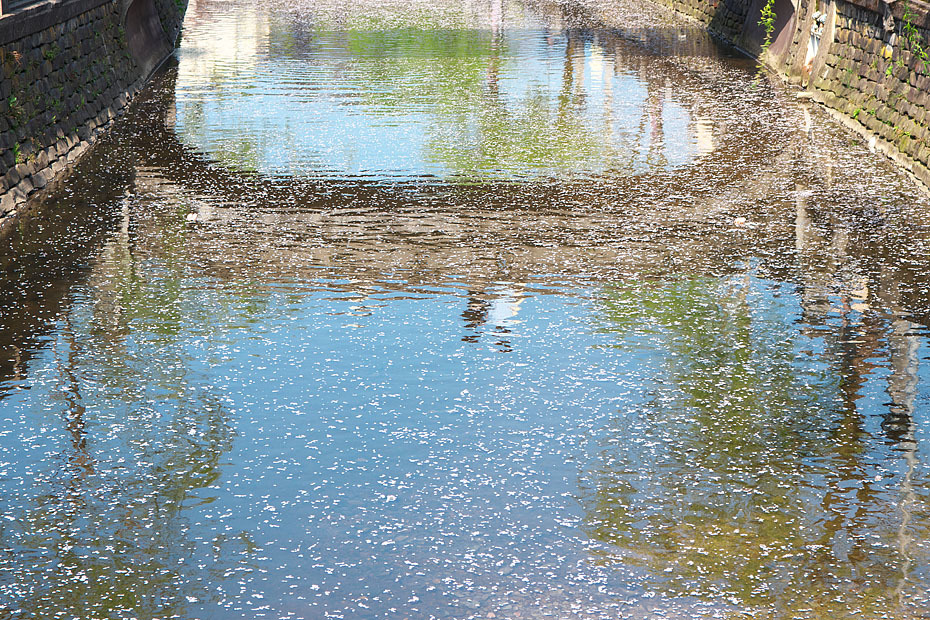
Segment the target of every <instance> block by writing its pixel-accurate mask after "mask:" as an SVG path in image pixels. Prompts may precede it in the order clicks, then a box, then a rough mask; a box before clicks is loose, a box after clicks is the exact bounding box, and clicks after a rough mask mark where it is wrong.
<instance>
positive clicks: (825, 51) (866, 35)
mask: <svg viewBox="0 0 930 620" xmlns="http://www.w3.org/2000/svg"><path fill="white" fill-rule="evenodd" d="M659 1H660V3H661V4H665V5H666V6H670V7H671V8H673V9H674V10H676V11H677V12H679V13H682V14H684V15H687V16H689V17H691V18H693V19H695V20H697V21H699V22H700V23H702V24H704V25H705V27H707V28H708V30H709V31H710V32H711V33H712V34H714V35H716V36H718V37H720V38H721V39H723V40H725V41H727V42H729V43H731V44H733V45H735V46H737V47H740V48H742V49H743V50H746V51H748V52H749V53H750V54H753V55H756V56H759V55H760V54H761V60H762V61H763V62H765V63H766V64H767V65H768V66H770V67H771V68H773V69H775V70H777V71H779V72H780V73H782V75H783V76H785V77H786V78H788V79H789V80H790V81H792V82H794V83H796V84H798V85H799V86H801V87H802V88H804V89H806V90H807V91H808V93H809V95H808V96H810V97H811V98H813V99H814V100H816V101H819V102H821V103H823V104H824V105H825V106H827V107H828V108H831V109H832V110H834V111H835V112H836V113H837V114H838V115H840V116H841V118H842V119H843V120H844V122H845V124H846V125H847V126H849V127H850V128H852V129H854V130H857V131H859V132H860V133H862V134H863V135H865V136H867V137H868V139H869V141H870V143H872V144H873V145H874V146H875V147H876V148H877V149H879V150H881V151H883V152H885V153H886V154H887V155H889V156H890V157H892V158H893V159H895V160H896V161H898V163H900V164H902V165H904V166H905V167H907V168H908V169H910V170H911V171H912V172H913V173H914V174H915V175H916V176H917V177H918V178H920V179H921V180H922V181H923V182H924V183H925V184H928V185H930V5H928V4H927V3H925V2H923V1H921V0H893V1H892V2H890V3H889V2H885V1H884V0H777V2H776V14H777V15H778V20H777V25H776V31H775V32H774V33H773V44H772V46H771V47H770V48H769V49H768V50H767V51H763V50H762V45H761V44H762V39H763V37H764V33H763V32H762V30H761V28H760V27H759V26H758V21H759V13H760V11H761V8H762V5H763V2H762V1H761V0H659ZM817 17H819V18H820V19H819V22H818V20H817V19H816V18H817ZM815 22H816V23H815ZM815 32H816V36H812V35H814V34H815ZM815 38H816V39H817V41H816V42H815V40H814V39H815ZM817 43H819V46H818V45H817Z"/></svg>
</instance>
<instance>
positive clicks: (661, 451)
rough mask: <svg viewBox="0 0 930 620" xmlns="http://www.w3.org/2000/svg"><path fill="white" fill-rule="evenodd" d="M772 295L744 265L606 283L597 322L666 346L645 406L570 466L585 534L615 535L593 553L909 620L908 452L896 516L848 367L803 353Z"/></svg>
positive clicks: (801, 339)
mask: <svg viewBox="0 0 930 620" xmlns="http://www.w3.org/2000/svg"><path fill="white" fill-rule="evenodd" d="M781 299H784V298H783V297H775V296H773V295H772V291H771V290H767V288H766V287H761V286H759V285H758V284H755V283H753V282H752V281H751V280H749V279H747V280H746V281H745V282H743V283H740V284H731V285H729V286H726V285H721V284H718V283H717V282H716V281H715V280H712V279H707V280H686V281H680V282H674V283H654V284H651V285H641V286H618V287H615V288H614V289H612V290H611V291H610V292H609V294H608V295H607V297H606V300H605V303H604V311H605V316H606V317H607V318H608V319H609V326H608V327H606V328H605V329H607V330H609V331H611V332H616V333H618V334H619V335H620V337H621V338H622V341H623V343H624V344H623V345H621V346H622V347H624V348H626V349H627V350H629V351H630V354H632V355H635V354H636V352H637V351H638V350H640V349H642V348H646V349H648V350H649V351H650V353H649V357H650V358H654V357H656V356H659V357H661V359H663V360H664V361H663V363H662V367H661V368H660V369H656V370H655V373H656V380H657V381H658V383H659V386H660V387H658V388H656V391H655V394H654V396H653V398H652V400H651V402H650V403H649V406H648V408H647V410H646V411H645V412H643V413H642V414H641V415H638V416H633V414H632V413H631V414H628V416H627V417H624V418H621V419H618V420H617V421H616V427H615V428H614V429H613V430H611V431H610V433H608V435H607V436H606V437H605V439H604V449H603V450H602V452H601V453H600V455H599V457H598V459H596V461H595V462H594V463H592V464H591V465H590V466H589V467H587V468H586V470H585V471H584V473H583V475H582V480H581V493H582V503H583V505H584V508H585V511H586V515H587V516H586V523H587V525H586V527H587V531H588V533H589V535H590V536H592V537H593V538H595V539H597V540H600V541H604V542H606V543H610V545H611V546H610V547H608V549H614V552H608V551H603V552H601V557H600V561H601V562H604V563H610V562H614V561H618V560H622V561H624V562H625V563H630V564H635V565H638V566H641V567H643V569H644V570H646V571H647V573H648V574H649V575H650V576H651V577H650V580H651V583H652V584H653V586H654V587H655V588H658V589H660V590H661V591H663V592H665V593H668V594H671V595H674V596H696V597H707V598H712V599H714V600H728V601H729V602H731V603H733V604H735V605H738V606H741V607H751V608H757V609H758V610H759V611H760V613H763V614H767V615H771V616H772V617H817V618H823V617H838V616H837V614H842V613H845V612H847V611H848V610H852V609H858V610H859V614H860V615H861V616H865V617H872V616H877V614H879V613H882V612H888V613H892V614H894V615H895V617H904V616H906V614H907V609H906V608H905V607H903V605H905V604H906V601H907V599H908V596H906V595H902V592H907V593H909V594H914V593H915V592H916V591H915V590H914V588H915V587H916V585H915V583H916V582H917V580H913V581H908V580H909V579H913V577H914V576H915V575H916V574H917V573H918V571H920V570H924V569H925V568H926V560H927V558H914V557H913V555H914V554H915V553H916V551H915V549H913V548H912V545H909V543H908V542H907V540H910V538H909V537H915V538H923V537H925V536H926V535H927V534H928V533H930V532H928V531H927V530H928V527H927V524H926V522H925V521H918V520H915V519H913V517H912V516H911V515H913V514H914V513H915V512H919V513H920V514H921V515H926V514H927V509H928V502H927V497H926V493H920V494H918V493H916V492H915V490H914V488H915V485H914V477H915V476H916V475H917V474H915V472H914V468H913V464H911V466H910V468H909V469H908V473H907V474H906V476H905V477H904V478H905V486H906V487H907V490H906V491H905V499H904V501H905V502H907V504H908V507H907V512H906V513H902V512H901V511H899V505H900V504H901V502H902V495H901V491H900V490H899V488H898V487H897V486H896V485H895V484H894V483H892V482H890V481H889V482H880V481H881V480H882V477H881V476H879V477H878V480H876V479H875V475H876V474H875V472H876V471H877V469H876V468H877V467H879V465H878V464H877V463H876V462H875V456H876V455H875V454H874V451H875V450H877V449H879V448H878V446H877V445H875V444H874V442H873V441H872V439H871V437H869V436H868V435H867V433H866V432H865V430H864V429H863V422H862V419H861V414H860V413H859V412H857V410H856V407H855V402H856V399H857V398H858V397H857V396H855V395H854V394H853V393H854V392H856V391H857V390H858V387H853V386H852V385H848V384H849V382H850V381H852V382H853V383H856V384H857V385H860V383H859V381H860V380H859V379H855V378H853V379H851V378H850V376H851V375H852V376H856V373H855V372H850V370H851V369H850V368H848V367H847V368H837V366H836V364H835V363H833V362H832V360H831V359H830V358H829V357H828V359H827V360H826V361H827V363H824V362H823V361H820V360H819V359H817V357H815V356H813V355H811V354H810V353H808V352H806V351H807V350H813V349H817V348H820V347H818V346H817V344H816V343H815V342H814V341H812V340H810V339H808V338H807V337H805V336H803V335H802V334H801V333H800V331H799V330H798V328H797V327H796V326H795V325H794V323H793V319H794V317H795V316H796V315H797V310H796V309H794V308H792V307H791V306H790V305H786V303H785V302H784V301H779V300H781ZM847 339H848V338H847ZM825 346H826V349H825V353H824V355H825V356H831V355H832V353H831V351H830V348H829V343H826V345H825ZM839 363H840V364H841V365H846V364H847V363H846V362H842V361H839ZM850 363H852V364H853V365H855V364H856V363H857V362H855V360H853V361H852V362H850ZM850 390H852V392H851V391H850ZM870 451H871V452H872V453H870ZM895 521H899V522H898V523H896V522H895ZM902 531H903V532H904V538H902ZM905 539H907V540H905ZM905 548H906V549H905Z"/></svg>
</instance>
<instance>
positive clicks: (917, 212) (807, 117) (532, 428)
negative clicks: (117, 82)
mask: <svg viewBox="0 0 930 620" xmlns="http://www.w3.org/2000/svg"><path fill="white" fill-rule="evenodd" d="M659 11H660V10H659V9H657V8H655V7H651V8H644V7H639V8H637V7H635V6H631V5H623V4H621V3H620V2H606V1H605V2H600V3H593V2H592V3H589V4H586V5H581V4H580V3H578V4H563V5H556V4H549V3H544V2H526V3H518V2H498V1H494V0H488V1H481V0H471V1H463V2H445V3H442V2H440V3H435V2H428V3H425V2H415V1H412V0H394V1H392V2H366V3H351V6H350V7H348V8H347V7H346V6H343V3H336V2H329V3H328V2H311V1H309V0H306V1H303V2H294V3H292V4H285V3H283V2H279V1H278V0H274V1H269V2H268V3H257V4H256V3H240V2H236V1H233V2H210V1H204V0H200V1H199V2H192V3H191V6H190V10H189V12H188V16H187V20H186V25H185V32H184V37H183V40H182V43H181V47H180V50H179V52H178V60H177V62H175V63H173V64H172V65H171V66H170V67H168V68H167V69H166V70H165V71H164V72H163V73H162V74H161V75H159V76H158V77H157V79H156V80H155V82H154V83H153V84H152V86H151V87H150V88H149V89H148V90H147V91H146V92H145V93H144V94H143V95H140V97H139V98H138V99H137V100H136V102H134V104H133V108H132V110H131V111H130V112H129V113H128V114H127V116H125V117H124V118H123V119H121V121H120V123H119V124H118V125H117V127H116V128H115V129H114V130H113V131H112V132H111V133H110V135H109V136H107V137H106V138H105V139H104V140H103V141H102V142H100V143H99V144H98V145H97V146H95V147H94V150H93V151H92V153H91V155H90V156H88V157H87V158H86V159H85V160H84V161H83V162H82V163H81V165H80V166H78V167H77V168H76V169H75V170H74V171H73V173H72V174H71V175H70V176H69V177H68V178H67V180H66V181H65V182H64V183H62V184H60V185H59V187H58V189H57V190H55V192H54V193H52V194H51V195H50V196H49V197H48V198H47V199H46V200H45V202H44V204H43V205H40V206H39V208H38V211H37V215H36V217H35V218H34V219H32V220H29V221H28V222H24V223H23V225H22V226H21V228H20V230H19V231H17V234H16V235H15V236H14V237H13V238H11V239H9V240H8V241H7V242H6V247H8V249H7V250H5V251H4V253H3V254H2V255H0V266H2V271H0V448H2V450H0V619H7V618H9V619H16V620H20V619H26V618H30V619H31V618H62V619H69V620H70V619H71V618H81V619H85V618H88V619H89V618H121V619H122V618H126V619H128V618H145V619H149V620H154V619H156V618H158V619H166V618H181V619H185V620H188V619H195V618H196V619H227V618H249V619H252V618H274V619H279V618H280V619H285V618H306V619H317V618H395V617H397V618H523V619H527V618H543V617H553V618H611V619H613V618H655V617H666V618H696V617H707V618H712V617H713V618H716V617H727V618H746V617H756V618H847V617H848V618H868V619H871V618H900V619H905V618H918V617H922V615H926V614H928V613H930V591H928V588H930V574H928V569H930V545H928V542H927V541H928V539H930V480H928V475H930V470H928V466H927V463H928V458H930V449H928V447H927V446H928V444H927V442H928V441H930V437H928V423H930V420H928V419H927V412H928V404H930V403H928V399H930V388H928V379H930V374H928V369H927V363H926V360H927V358H928V354H930V341H928V330H927V325H928V321H930V278H928V275H927V274H928V273H930V270H928V266H930V226H928V224H927V222H928V221H930V220H928V215H930V209H928V206H930V205H928V201H927V198H926V195H925V194H924V193H922V191H921V190H919V189H918V188H917V187H916V185H915V184H914V183H913V182H912V181H911V179H910V178H908V177H907V176H906V175H904V174H903V173H901V172H900V171H898V170H896V169H895V168H893V167H892V166H891V165H890V164H889V163H888V162H886V161H885V160H883V159H882V158H881V157H879V156H877V155H874V154H872V153H870V152H869V150H868V148H867V146H866V145H864V144H862V143H861V142H860V141H859V139H858V138H857V137H855V136H853V135H851V134H848V133H846V131H845V130H843V129H842V128H841V127H840V126H839V125H837V124H836V123H835V122H833V121H831V120H830V119H829V117H828V116H827V115H826V114H823V113H822V112H821V111H820V110H819V109H818V108H816V107H810V104H808V103H806V102H803V101H802V102H798V101H796V100H795V98H794V97H793V96H792V95H791V93H790V92H789V91H786V90H785V88H784V87H783V86H781V85H780V84H778V83H776V82H775V81H771V80H769V79H768V78H766V77H764V76H763V77H760V76H759V74H758V73H757V71H756V69H755V67H754V66H753V65H752V64H751V63H748V62H747V61H745V60H742V59H740V58H738V57H736V55H735V54H733V53H732V52H730V51H728V50H723V49H717V48H716V47H715V46H714V44H713V42H711V41H709V40H708V39H706V38H705V37H704V36H703V35H701V33H700V32H699V31H697V30H695V29H693V28H692V27H691V26H689V25H687V24H682V23H679V22H675V21H674V20H673V19H672V18H670V17H669V16H667V15H665V14H663V13H659ZM658 22H661V25H660V26H656V24H657V23H658ZM645 25H651V26H652V27H645ZM40 239H41V240H40Z"/></svg>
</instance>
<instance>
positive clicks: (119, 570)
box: [0, 203, 269, 619]
mask: <svg viewBox="0 0 930 620" xmlns="http://www.w3.org/2000/svg"><path fill="white" fill-rule="evenodd" d="M188 209H189V205H185V204H183V203H182V204H176V205H173V206H171V207H168V208H163V209H161V210H155V212H154V213H152V212H146V213H145V215H144V216H142V217H139V218H138V219H137V220H136V221H133V222H129V220H128V214H127V220H126V224H125V227H124V229H123V230H122V231H120V232H117V233H116V234H114V235H113V237H112V238H111V239H110V242H109V243H107V244H106V245H105V247H104V248H103V250H102V252H101V256H100V258H99V259H98V261H97V263H96V264H95V265H94V266H93V268H92V269H91V270H90V275H89V283H90V286H89V289H90V290H91V291H92V294H93V302H92V303H88V304H78V305H77V306H76V308H75V309H72V310H70V311H69V312H68V314H67V316H66V318H65V319H64V324H65V328H64V329H63V335H62V337H61V340H60V341H59V342H58V343H57V344H56V347H57V348H56V350H58V349H62V350H64V353H59V354H57V355H56V359H57V360H58V366H59V375H60V385H59V386H58V387H59V390H58V391H59V392H60V397H59V403H60V405H61V408H62V410H63V411H62V412H61V413H62V415H58V414H57V413H54V414H52V413H50V414H49V418H48V422H47V423H48V424H52V425H57V424H60V425H61V426H62V427H63V431H64V435H65V436H66V437H67V441H66V442H64V448H63V454H62V459H61V461H62V464H61V466H59V465H57V464H56V466H55V467H54V468H53V469H52V471H51V473H49V474H44V476H45V478H44V479H42V480H37V481H36V485H37V487H38V488H40V489H43V490H42V493H41V494H37V495H38V496H36V497H24V498H18V499H10V498H8V501H7V503H6V505H5V506H4V508H5V509H6V510H7V514H10V515H15V517H16V519H15V521H14V522H12V524H6V525H0V547H2V548H3V549H7V550H11V551H12V552H14V554H15V555H12V556H4V555H0V573H3V574H6V575H8V576H9V577H10V578H11V579H13V580H14V581H15V583H17V584H19V586H21V587H19V588H18V589H17V591H16V600H15V601H14V602H15V605H16V607H18V608H19V609H21V610H22V613H23V615H22V616H14V617H17V618H18V617H23V618H25V617H29V618H33V617H35V618H56V617H68V618H70V617H81V618H85V617H88V618H89V617H94V618H118V617H129V616H130V615H131V616H132V617H137V618H146V619H153V618H159V617H186V616H187V615H188V612H187V610H188V608H189V607H190V606H191V601H206V600H209V598H210V597H211V596H212V593H211V591H210V589H209V586H210V585H211V584H210V575H209V573H208V570H209V569H211V568H215V569H219V570H223V569H222V566H223V564H224V563H227V562H236V561H239V562H242V561H248V557H247V556H248V555H249V554H250V553H251V552H252V551H254V549H255V545H254V543H252V542H251V539H250V537H249V535H248V534H247V533H246V532H241V533H237V532H230V533H229V535H228V537H223V538H222V539H217V540H216V541H214V546H215V548H217V549H219V547H222V550H221V551H222V553H220V552H219V551H218V552H217V556H216V557H215V558H213V559H210V558H207V557H202V555H203V549H202V546H199V545H198V544H197V542H196V541H194V540H191V539H189V538H188V536H187V530H188V524H187V523H186V521H185V517H184V508H186V507H190V506H191V505H192V500H195V501H198V502H199V501H209V496H208V495H207V496H206V497H198V493H196V491H197V490H198V489H205V488H207V487H209V486H210V485H212V484H214V483H215V482H216V480H217V479H218V477H219V476H220V460H221V458H222V456H223V455H224V454H225V453H227V452H228V451H229V449H230V448H231V446H232V439H233V437H234V436H235V432H234V430H233V428H232V426H231V421H230V419H229V411H227V409H226V407H225V406H224V405H223V403H222V399H221V398H220V397H219V396H217V395H216V394H214V393H213V392H212V391H211V389H210V388H209V387H206V386H203V385H202V384H199V383H198V382H197V381H196V380H192V378H191V375H192V374H196V371H195V370H194V369H193V367H194V366H196V364H197V362H196V361H195V360H194V359H193V358H192V357H191V355H190V353H189V351H188V350H187V348H188V346H189V343H190V340H191V335H192V334H199V335H202V336H205V337H206V336H208V335H209V334H211V333H212V332H211V330H212V329H213V326H214V325H215V323H214V322H212V321H211V317H214V318H215V317H216V315H217V314H220V315H222V316H224V317H227V318H228V317H229V316H230V315H232V316H241V317H243V318H245V319H246V320H247V321H253V320H255V316H256V314H260V313H262V312H263V311H265V310H266V309H267V306H268V303H269V302H268V301H267V299H266V298H265V297H264V296H261V295H258V294H256V287H255V286H251V285H243V286H242V287H241V288H239V289H236V290H234V291H233V292H232V294H230V295H229V296H228V297H227V298H226V299H225V300H224V302H223V303H220V304H214V303H212V302H210V301H209V300H207V299H203V298H202V297H200V296H199V295H198V294H197V293H196V292H194V291H193V290H192V289H191V288H189V287H185V286H184V284H183V283H184V282H185V280H186V278H188V277H190V275H189V274H188V273H187V272H186V269H187V268H188V261H187V260H186V259H187V257H188V252H187V249H186V245H185V240H186V239H187V240H189V236H186V235H185V232H184V231H185V230H186V229H187V224H186V222H185V219H184V213H186V212H187V211H188ZM138 227H151V228H154V229H155V230H157V234H152V235H143V236H137V232H138V231H137V228H138ZM143 237H144V239H154V240H156V241H155V242H154V243H155V245H153V246H146V247H144V248H139V247H138V246H137V245H136V244H137V243H139V242H140V240H141V239H142V238H143ZM143 243H145V242H143ZM182 316H185V317H191V316H194V317H197V322H196V323H195V324H189V323H185V322H184V321H182V320H181V317H182ZM130 334H131V338H130V337H129V335H130ZM84 402H92V403H94V411H93V412H90V411H89V409H90V408H89V407H88V408H87V409H85V406H84V405H83V404H82V403H84ZM194 554H201V558H200V559H199V561H198V562H197V563H196V564H195V563H191V562H187V561H185V560H187V559H188V558H190V557H192V556H193V555H194ZM235 558H239V559H235ZM8 592H11V591H9V590H8Z"/></svg>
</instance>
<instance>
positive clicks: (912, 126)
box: [808, 0, 930, 183]
mask: <svg viewBox="0 0 930 620" xmlns="http://www.w3.org/2000/svg"><path fill="white" fill-rule="evenodd" d="M899 2H900V0H899ZM835 8H836V25H835V28H834V37H833V40H832V41H831V42H830V44H829V48H828V49H827V50H826V55H825V58H824V64H823V67H822V69H821V70H820V71H819V72H818V73H817V74H816V75H813V76H811V78H810V83H809V86H808V87H809V89H811V90H812V91H813V92H814V93H815V95H816V98H817V99H818V100H820V101H822V102H823V103H825V104H826V105H827V106H829V107H831V108H833V109H835V110H837V111H839V112H841V113H843V114H844V115H845V116H846V117H847V118H848V119H849V120H851V121H853V122H854V123H855V124H856V125H859V126H861V127H862V128H864V129H866V130H868V132H869V133H870V134H871V135H872V136H874V137H875V138H876V140H877V142H878V144H879V145H880V146H882V148H883V150H885V151H886V152H888V153H889V154H891V155H894V156H896V158H897V159H900V160H901V161H902V162H903V163H906V164H909V167H911V169H912V170H913V171H914V172H915V173H916V174H917V175H918V176H919V177H920V178H921V179H922V180H923V181H924V182H925V183H930V174H928V166H930V128H928V124H930V105H928V104H930V99H928V92H930V57H928V58H927V61H926V62H924V61H923V60H922V59H921V57H920V50H921V49H927V48H930V38H928V35H930V33H928V31H927V29H926V28H925V27H924V26H925V23H926V18H927V12H926V10H925V9H924V7H922V6H921V7H913V6H912V7H908V15H907V19H906V20H905V19H904V17H905V16H904V14H903V12H902V13H899V15H898V16H897V18H895V20H894V21H895V23H894V26H893V28H894V29H893V30H890V31H886V30H885V27H884V21H885V20H884V17H883V15H881V14H879V13H877V12H875V11H874V10H870V9H869V8H865V7H861V6H857V5H856V4H852V3H850V2H842V1H841V2H837V3H836V7H835ZM918 10H920V13H918V12H917V11H918ZM928 51H930V50H928Z"/></svg>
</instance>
